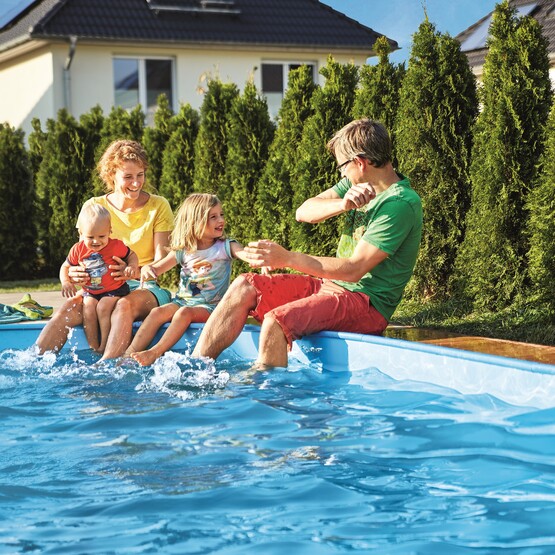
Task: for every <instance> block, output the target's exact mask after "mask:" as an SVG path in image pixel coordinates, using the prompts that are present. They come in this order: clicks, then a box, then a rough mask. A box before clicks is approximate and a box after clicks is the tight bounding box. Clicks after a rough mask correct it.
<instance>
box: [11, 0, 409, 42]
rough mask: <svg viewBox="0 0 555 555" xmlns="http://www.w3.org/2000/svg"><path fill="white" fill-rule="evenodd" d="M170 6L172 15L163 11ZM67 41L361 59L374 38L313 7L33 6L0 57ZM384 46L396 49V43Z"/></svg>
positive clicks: (288, 3)
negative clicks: (38, 42) (352, 53)
mask: <svg viewBox="0 0 555 555" xmlns="http://www.w3.org/2000/svg"><path fill="white" fill-rule="evenodd" d="M156 6H158V9H155V7H156ZM172 6H173V8H174V10H167V9H164V7H172ZM176 8H177V9H176ZM72 35H74V36H77V37H78V38H79V39H81V40H87V41H110V42H125V43H129V42H141V43H144V42H152V43H172V44H228V45H229V44H232V45H233V44H237V45H253V46H254V45H260V46H285V45H286V46H298V47H314V48H318V47H320V48H322V47H323V48H330V49H335V50H341V49H344V50H348V49H350V50H353V49H355V50H359V49H360V50H366V51H367V52H368V53H370V52H371V50H372V46H373V44H374V42H375V41H376V39H377V38H378V37H380V36H381V34H380V33H377V32H376V31H374V30H373V29H370V28H369V27H365V26H364V25H361V24H360V23H358V22H356V21H355V20H353V19H351V18H349V17H347V16H345V15H344V14H342V13H340V12H337V11H335V10H334V9H332V8H330V7H329V6H326V5H325V4H322V3H320V2H319V1H318V0H36V1H35V2H33V3H32V4H31V6H29V7H28V8H27V9H25V10H23V12H22V13H20V14H19V15H18V16H17V17H15V18H14V19H13V20H12V21H11V22H9V23H8V24H6V25H5V26H4V27H3V28H2V29H1V30H0V51H2V50H7V49H9V48H11V47H12V46H15V45H16V44H19V43H24V42H26V41H29V40H32V39H50V40H56V39H67V37H69V36H72ZM389 40H390V43H391V45H392V49H393V50H396V49H397V48H398V45H397V43H396V42H395V41H393V40H391V39H389Z"/></svg>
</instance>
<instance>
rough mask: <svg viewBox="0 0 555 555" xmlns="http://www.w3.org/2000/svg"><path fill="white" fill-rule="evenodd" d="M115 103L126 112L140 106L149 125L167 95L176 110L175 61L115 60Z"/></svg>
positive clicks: (146, 59)
mask: <svg viewBox="0 0 555 555" xmlns="http://www.w3.org/2000/svg"><path fill="white" fill-rule="evenodd" d="M113 66H114V93H115V98H114V103H115V105H116V106H121V107H122V108H125V109H126V110H132V109H133V108H135V106H137V104H140V105H141V106H142V107H143V110H145V113H146V117H147V123H150V122H152V118H153V115H154V112H155V110H156V106H157V100H158V96H159V95H161V94H162V93H165V94H166V96H167V97H168V101H169V103H170V106H172V107H173V82H174V79H173V60H171V59H154V58H114V60H113Z"/></svg>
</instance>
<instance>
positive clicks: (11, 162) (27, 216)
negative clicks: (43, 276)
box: [0, 123, 36, 280]
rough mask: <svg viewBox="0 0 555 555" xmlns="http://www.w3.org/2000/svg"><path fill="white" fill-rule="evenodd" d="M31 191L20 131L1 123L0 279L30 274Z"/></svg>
mask: <svg viewBox="0 0 555 555" xmlns="http://www.w3.org/2000/svg"><path fill="white" fill-rule="evenodd" d="M34 192H35V191H34V184H33V171H32V168H31V162H30V160H29V156H28V154H27V151H26V149H25V144H24V140H23V131H21V130H16V129H15V128H13V127H11V126H9V125H8V124H7V123H6V124H1V123H0V259H1V260H2V264H1V265H0V279H3V280H5V279H29V277H30V276H31V275H33V270H34V268H35V261H36V256H35V234H36V230H35V226H34V223H35V220H34Z"/></svg>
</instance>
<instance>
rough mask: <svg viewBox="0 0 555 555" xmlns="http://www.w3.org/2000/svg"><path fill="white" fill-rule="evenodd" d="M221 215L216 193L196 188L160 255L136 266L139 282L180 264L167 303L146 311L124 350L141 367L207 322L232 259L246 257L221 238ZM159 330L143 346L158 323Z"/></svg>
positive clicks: (234, 244)
mask: <svg viewBox="0 0 555 555" xmlns="http://www.w3.org/2000/svg"><path fill="white" fill-rule="evenodd" d="M224 225H225V220H224V214H223V210H222V205H221V203H220V201H219V200H218V197H216V196H215V195H210V194H204V193H203V194H200V193H195V194H192V195H190V196H188V197H187V198H186V199H185V200H184V201H183V204H182V205H181V206H180V208H179V210H178V212H177V216H176V218H175V229H174V231H173V232H172V235H171V243H170V249H171V250H170V252H169V253H168V254H167V256H166V257H165V258H163V259H162V260H159V261H157V262H154V263H153V264H147V265H145V266H143V267H142V268H141V282H143V281H146V280H149V279H154V280H155V279H156V278H157V277H158V276H159V275H160V274H163V273H164V272H167V271H168V270H170V269H171V268H173V267H174V266H175V265H176V264H179V265H181V275H180V278H181V279H180V284H179V290H178V291H177V294H176V295H175V297H174V298H173V299H172V302H171V303H169V304H166V305H163V306H159V307H157V308H154V309H152V310H151V311H150V313H149V315H148V316H147V317H146V319H145V320H144V322H143V323H142V324H141V326H140V328H139V330H138V331H137V333H136V335H135V337H134V338H133V341H132V342H131V345H130V346H129V348H128V349H127V351H126V353H125V354H126V355H127V356H131V357H133V358H134V359H135V360H136V361H137V362H138V363H139V364H141V365H142V366H148V365H150V364H152V363H153V362H154V361H155V360H156V359H157V358H158V357H160V356H162V355H163V354H164V353H165V352H166V351H168V350H169V349H171V348H172V347H173V346H174V345H175V344H176V343H177V341H178V340H179V339H180V338H181V336H182V335H183V334H184V333H185V331H186V330H187V328H188V327H189V324H191V323H192V322H206V320H207V319H208V317H209V316H210V314H211V312H212V311H213V310H214V308H215V306H216V304H217V303H218V301H219V300H220V299H221V298H222V297H223V294H224V293H225V291H226V290H227V288H228V287H229V280H230V276H231V260H232V259H233V258H239V259H241V260H245V261H246V257H245V252H244V250H243V247H242V246H241V245H240V244H239V243H237V242H236V241H233V240H231V239H225V238H224ZM166 322H171V323H170V325H169V326H168V328H167V330H166V331H165V332H164V335H163V336H162V338H161V339H160V341H158V343H156V344H155V345H153V346H152V347H151V348H150V349H148V350H145V349H146V348H147V347H148V346H149V345H150V343H151V342H152V340H153V339H154V336H155V335H156V333H157V332H158V330H159V329H160V327H161V326H162V325H163V324H165V323H166Z"/></svg>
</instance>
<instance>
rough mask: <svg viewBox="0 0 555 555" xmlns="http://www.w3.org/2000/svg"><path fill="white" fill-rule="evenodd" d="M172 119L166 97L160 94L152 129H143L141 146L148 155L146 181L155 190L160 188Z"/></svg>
mask: <svg viewBox="0 0 555 555" xmlns="http://www.w3.org/2000/svg"><path fill="white" fill-rule="evenodd" d="M172 117H173V111H172V109H171V108H170V103H169V101H168V97H167V96H166V95H165V94H161V95H160V96H159V97H158V106H157V108H156V112H154V127H145V129H144V134H143V146H144V147H145V150H146V151H147V153H148V181H149V183H150V185H151V186H152V187H154V188H155V189H159V187H160V178H161V176H162V158H163V156H164V149H165V148H166V143H167V142H168V139H169V138H170V135H171V133H172V130H173V129H172Z"/></svg>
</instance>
